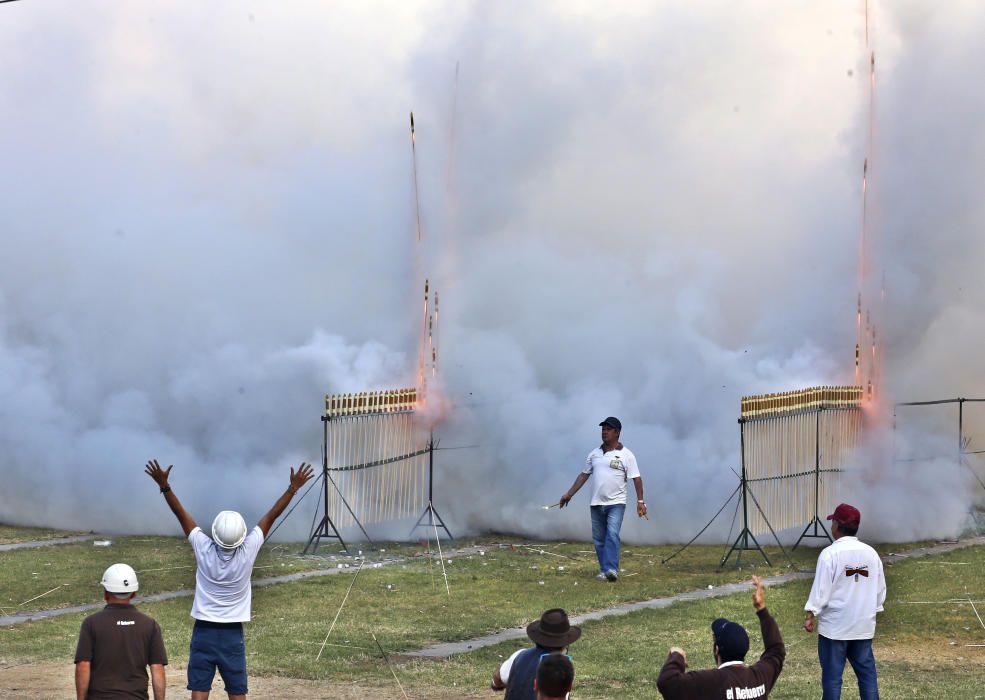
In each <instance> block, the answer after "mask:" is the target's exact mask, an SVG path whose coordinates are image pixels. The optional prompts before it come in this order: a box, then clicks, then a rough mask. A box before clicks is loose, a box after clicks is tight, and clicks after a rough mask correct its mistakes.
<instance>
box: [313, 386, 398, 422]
mask: <svg viewBox="0 0 985 700" xmlns="http://www.w3.org/2000/svg"><path fill="white" fill-rule="evenodd" d="M416 406H417V389H384V390H382V391H361V392H358V393H355V394H328V395H326V396H325V415H326V416H328V417H329V418H334V417H337V416H365V415H372V414H374V413H396V412H398V411H413V410H414V409H415V408H416Z"/></svg>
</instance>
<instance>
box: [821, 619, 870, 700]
mask: <svg viewBox="0 0 985 700" xmlns="http://www.w3.org/2000/svg"><path fill="white" fill-rule="evenodd" d="M817 656H818V658H819V659H820V660H821V692H822V693H823V695H822V700H839V698H841V675H842V673H843V672H844V670H845V659H848V662H849V663H850V664H851V665H852V668H853V669H854V670H855V677H856V678H858V694H859V698H860V700H879V685H878V683H877V679H876V657H874V656H873V655H872V640H871V639H849V640H841V639H828V638H827V637H822V636H821V635H817Z"/></svg>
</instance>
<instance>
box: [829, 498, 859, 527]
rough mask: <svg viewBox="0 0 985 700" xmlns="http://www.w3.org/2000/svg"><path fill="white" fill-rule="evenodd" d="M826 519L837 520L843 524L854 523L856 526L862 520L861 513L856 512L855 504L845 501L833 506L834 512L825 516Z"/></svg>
mask: <svg viewBox="0 0 985 700" xmlns="http://www.w3.org/2000/svg"><path fill="white" fill-rule="evenodd" d="M827 519H828V520H837V521H838V522H839V523H844V524H845V525H854V526H855V527H858V524H859V523H860V522H862V514H861V513H859V512H858V508H856V507H855V506H850V505H848V504H847V503H842V504H840V505H839V506H838V507H837V508H835V512H834V513H832V514H831V515H829V516H828V517H827Z"/></svg>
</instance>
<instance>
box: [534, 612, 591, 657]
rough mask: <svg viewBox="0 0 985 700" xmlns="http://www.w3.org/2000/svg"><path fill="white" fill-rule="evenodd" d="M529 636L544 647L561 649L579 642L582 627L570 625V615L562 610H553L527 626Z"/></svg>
mask: <svg viewBox="0 0 985 700" xmlns="http://www.w3.org/2000/svg"><path fill="white" fill-rule="evenodd" d="M527 636H528V637H530V639H532V640H533V641H534V642H535V643H536V644H540V645H541V646H542V647H548V648H551V649H560V648H561V647H566V646H568V645H569V644H571V643H573V642H576V641H578V638H579V637H581V627H578V626H577V625H572V624H571V623H569V622H568V613H566V612H565V611H564V610H562V609H561V608H551V609H550V610H548V611H547V612H545V613H544V614H543V615H541V616H540V619H539V620H534V621H533V622H531V623H530V624H529V625H527Z"/></svg>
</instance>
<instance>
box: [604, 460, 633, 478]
mask: <svg viewBox="0 0 985 700" xmlns="http://www.w3.org/2000/svg"><path fill="white" fill-rule="evenodd" d="M609 468H610V469H616V470H618V471H621V472H622V480H623V481H628V480H629V476H628V474H629V473H628V472H627V471H626V466H625V465H624V464H623V463H622V460H621V459H619V458H618V457H613V458H612V459H611V460H609Z"/></svg>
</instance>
